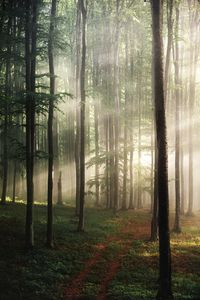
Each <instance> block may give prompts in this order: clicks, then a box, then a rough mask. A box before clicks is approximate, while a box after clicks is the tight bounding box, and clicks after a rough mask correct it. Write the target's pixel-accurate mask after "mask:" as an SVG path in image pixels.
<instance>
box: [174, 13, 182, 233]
mask: <svg viewBox="0 0 200 300" xmlns="http://www.w3.org/2000/svg"><path fill="white" fill-rule="evenodd" d="M175 33H176V39H175V47H174V48H175V49H174V68H175V99H176V104H175V197H176V214H175V222H174V231H175V232H177V233H180V232H181V227H180V206H181V199H180V68H179V63H180V60H179V43H178V37H179V7H176V30H175Z"/></svg>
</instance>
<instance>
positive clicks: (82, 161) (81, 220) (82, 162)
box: [78, 0, 87, 231]
mask: <svg viewBox="0 0 200 300" xmlns="http://www.w3.org/2000/svg"><path fill="white" fill-rule="evenodd" d="M78 5H80V8H81V16H82V36H81V44H82V49H81V50H82V52H81V54H82V57H81V70H80V95H81V110H80V211H79V223H78V231H83V230H84V202H85V199H84V198H85V98H86V97H85V61H86V20H87V10H86V6H85V1H84V0H79V1H78Z"/></svg>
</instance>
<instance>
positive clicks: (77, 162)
mask: <svg viewBox="0 0 200 300" xmlns="http://www.w3.org/2000/svg"><path fill="white" fill-rule="evenodd" d="M80 39H81V6H80V1H78V3H77V16H76V136H75V167H76V215H77V216H78V215H79V212H80V56H81V45H80V43H81V40H80Z"/></svg>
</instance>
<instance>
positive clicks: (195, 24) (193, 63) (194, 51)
mask: <svg viewBox="0 0 200 300" xmlns="http://www.w3.org/2000/svg"><path fill="white" fill-rule="evenodd" d="M195 4H196V2H195V1H194V2H193V1H188V6H189V22H190V33H189V38H190V72H189V202H188V210H187V215H188V216H192V215H193V201H194V200H193V197H194V193H193V190H194V187H193V164H194V161H193V127H194V123H193V114H194V104H195V98H196V86H195V84H196V70H197V61H198V55H199V49H198V47H199V46H198V45H199V43H198V41H197V40H196V38H197V37H199V27H200V25H199V21H198V14H199V11H198V9H197V7H196V9H195ZM197 5H199V4H197ZM194 28H195V29H196V30H194Z"/></svg>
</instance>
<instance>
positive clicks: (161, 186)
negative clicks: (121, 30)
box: [151, 0, 173, 300]
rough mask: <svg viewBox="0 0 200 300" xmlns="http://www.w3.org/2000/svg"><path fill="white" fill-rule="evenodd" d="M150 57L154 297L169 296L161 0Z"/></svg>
mask: <svg viewBox="0 0 200 300" xmlns="http://www.w3.org/2000/svg"><path fill="white" fill-rule="evenodd" d="M151 8H152V22H153V24H152V29H153V56H154V58H153V59H154V60H153V62H154V72H153V73H154V97H155V117H156V134H157V145H158V205H159V214H158V223H159V254H160V259H159V270H160V278H159V290H158V294H157V299H162V300H168V299H173V295H172V289H171V251H170V234H169V196H168V170H167V160H168V157H167V133H166V118H165V98H164V80H163V45H162V14H163V1H162V0H151Z"/></svg>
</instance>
